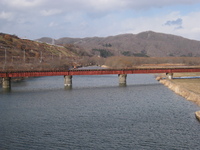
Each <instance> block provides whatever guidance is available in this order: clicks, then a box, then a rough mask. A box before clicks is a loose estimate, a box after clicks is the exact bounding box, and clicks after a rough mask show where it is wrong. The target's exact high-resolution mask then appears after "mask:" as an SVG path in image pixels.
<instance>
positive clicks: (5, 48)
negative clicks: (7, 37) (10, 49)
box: [4, 47, 7, 64]
mask: <svg viewBox="0 0 200 150" xmlns="http://www.w3.org/2000/svg"><path fill="white" fill-rule="evenodd" d="M4 49H5V60H4V64H6V61H7V50H6V48H5V47H4Z"/></svg>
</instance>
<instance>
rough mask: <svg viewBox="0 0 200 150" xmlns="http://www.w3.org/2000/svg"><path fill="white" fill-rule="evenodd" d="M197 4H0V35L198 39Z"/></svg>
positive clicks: (110, 0)
mask: <svg viewBox="0 0 200 150" xmlns="http://www.w3.org/2000/svg"><path fill="white" fill-rule="evenodd" d="M199 3H200V0H192V1H191V0H163V1H161V0H151V1H147V0H59V1H53V0H0V31H1V32H7V33H11V34H16V35H21V36H22V37H23V36H26V37H30V38H31V39H34V38H39V37H42V36H55V35H56V37H57V38H60V37H62V36H69V37H86V36H108V35H116V34H121V33H138V32H142V31H146V30H154V31H157V32H164V33H172V34H178V35H186V36H187V37H192V38H199V39H200V36H199V35H200V32H199V27H198V25H197V24H196V22H200V19H198V18H199V16H200V14H199V12H198V11H199V7H196V6H200V5H199ZM194 4H195V5H194ZM171 6H172V7H171ZM191 7H196V10H195V9H191ZM185 9H186V10H188V11H187V12H186V13H185ZM181 11H182V12H183V13H182V12H181ZM195 11H196V12H195ZM174 12H175V13H174ZM192 12H194V13H192ZM197 20H198V21H197ZM13 24H14V26H13ZM182 27H184V28H182ZM180 28H181V30H177V29H180ZM56 37H54V38H56Z"/></svg>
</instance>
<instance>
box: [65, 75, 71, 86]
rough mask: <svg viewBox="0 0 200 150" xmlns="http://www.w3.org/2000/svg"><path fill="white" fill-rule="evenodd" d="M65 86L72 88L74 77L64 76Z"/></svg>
mask: <svg viewBox="0 0 200 150" xmlns="http://www.w3.org/2000/svg"><path fill="white" fill-rule="evenodd" d="M64 84H65V87H71V86H72V76H64Z"/></svg>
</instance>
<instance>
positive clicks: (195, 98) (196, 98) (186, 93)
mask: <svg viewBox="0 0 200 150" xmlns="http://www.w3.org/2000/svg"><path fill="white" fill-rule="evenodd" d="M160 83H162V84H163V85H165V86H166V87H168V88H169V89H171V90H172V91H174V92H175V93H176V94H178V95H181V96H182V97H184V98H186V99H187V100H189V101H192V102H194V103H196V104H197V105H198V106H200V94H198V93H195V92H193V91H191V90H189V89H186V88H184V87H182V86H180V85H177V84H176V83H173V81H171V80H167V79H164V80H163V79H161V80H160ZM195 116H196V118H197V119H198V120H199V121H200V111H197V112H195Z"/></svg>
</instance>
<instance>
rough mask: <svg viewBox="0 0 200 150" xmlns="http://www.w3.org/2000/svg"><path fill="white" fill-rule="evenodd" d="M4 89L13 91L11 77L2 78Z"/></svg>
mask: <svg viewBox="0 0 200 150" xmlns="http://www.w3.org/2000/svg"><path fill="white" fill-rule="evenodd" d="M2 88H3V89H11V78H10V77H3V78H2Z"/></svg>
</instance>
